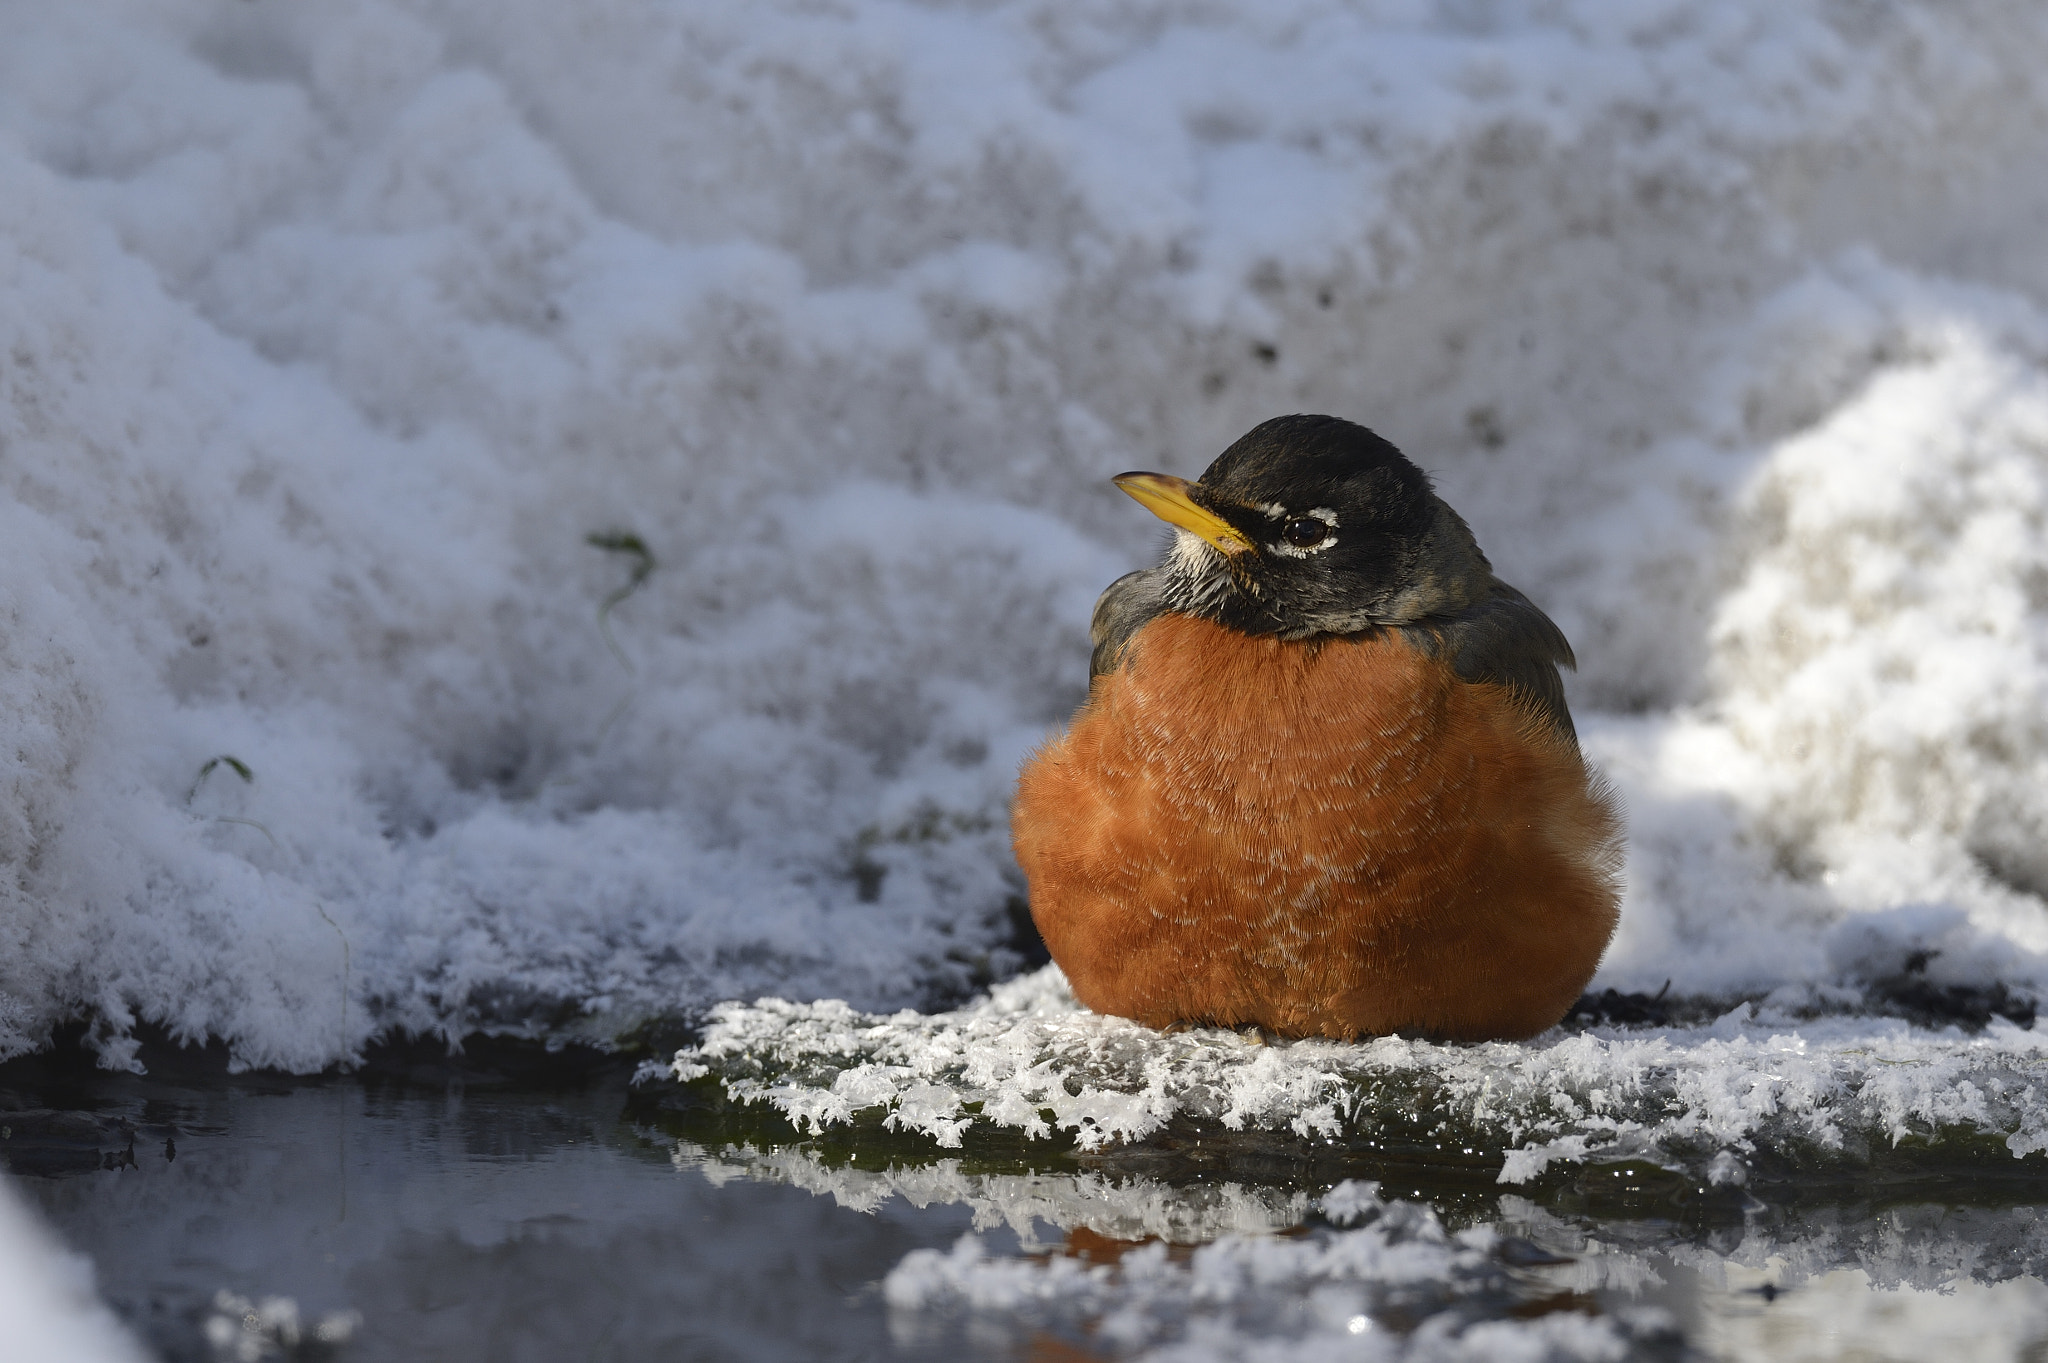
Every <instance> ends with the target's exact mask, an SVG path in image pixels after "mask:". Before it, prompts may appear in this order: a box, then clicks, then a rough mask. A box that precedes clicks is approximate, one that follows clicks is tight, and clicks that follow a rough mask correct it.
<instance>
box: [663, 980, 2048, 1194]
mask: <svg viewBox="0 0 2048 1363" xmlns="http://www.w3.org/2000/svg"><path fill="white" fill-rule="evenodd" d="M669 1074H670V1075H671V1076H672V1077H673V1078H674V1079H677V1080H681V1081H685V1082H696V1083H712V1084H715V1085H717V1086H718V1087H719V1088H721V1089H722V1090H723V1092H724V1094H725V1095H726V1096H727V1097H729V1098H731V1099H736V1100H738V1101H740V1102H742V1103H759V1104H765V1105H768V1106H770V1107H772V1108H773V1109H774V1110H775V1111H777V1112H779V1113H781V1114H782V1115H783V1116H784V1117H786V1118H787V1119H788V1120H789V1121H790V1122H791V1123H792V1124H793V1125H795V1126H796V1127H797V1129H798V1130H799V1131H802V1132H821V1131H824V1130H826V1129H827V1128H829V1127H831V1126H833V1125H835V1124H848V1123H853V1122H855V1121H857V1120H862V1119H865V1120H868V1121H872V1122H877V1123H879V1124H880V1125H882V1126H884V1127H886V1128H888V1129H890V1130H895V1131H908V1132H917V1133H921V1134H922V1135H924V1136H926V1137H929V1138H930V1139H931V1140H932V1141H933V1142H935V1143H936V1145H937V1146H938V1147H940V1148H959V1147H961V1146H963V1145H964V1143H965V1141H966V1139H967V1137H968V1135H969V1134H970V1133H971V1132H972V1131H973V1129H974V1128H976V1127H977V1126H979V1127H981V1128H983V1129H985V1130H986V1129H996V1128H1012V1129H1015V1130H1019V1131H1022V1132H1023V1133H1024V1134H1025V1135H1027V1136H1029V1137H1033V1138H1050V1137H1054V1136H1056V1135H1057V1136H1061V1137H1063V1138H1065V1139H1069V1140H1071V1141H1072V1142H1073V1144H1074V1145H1075V1146H1076V1147H1077V1148H1078V1149H1080V1150H1082V1151H1084V1152H1087V1151H1093V1150H1101V1149H1106V1148H1112V1147H1115V1146H1120V1145H1127V1144H1131V1143H1135V1142H1142V1141H1144V1140H1146V1139H1147V1138H1149V1137H1152V1136H1154V1135H1157V1134H1158V1133H1160V1132H1162V1131H1165V1130H1168V1129H1170V1128H1171V1127H1173V1126H1174V1124H1176V1123H1180V1124H1183V1125H1189V1124H1192V1126H1191V1129H1192V1127H1202V1128H1206V1129H1209V1130H1212V1131H1213V1130H1215V1129H1216V1128H1218V1127H1220V1128H1222V1129H1223V1130H1226V1131H1233V1132H1235V1131H1269V1132H1275V1133H1291V1134H1292V1136H1293V1137H1295V1138H1297V1139H1299V1140H1303V1141H1307V1142H1316V1141H1342V1142H1344V1143H1346V1144H1347V1145H1350V1146H1353V1147H1354V1148H1357V1149H1360V1150H1366V1149H1381V1150H1384V1151H1387V1152H1390V1153H1396V1154H1403V1153H1405V1154H1407V1155H1408V1156H1410V1157H1413V1156H1415V1155H1417V1154H1423V1155H1432V1154H1433V1155H1434V1156H1435V1157H1437V1158H1448V1159H1450V1160H1451V1161H1452V1162H1457V1161H1458V1160H1460V1159H1463V1158H1468V1157H1469V1158H1471V1159H1482V1160H1495V1159H1498V1160H1499V1161H1501V1166H1500V1173H1499V1178H1500V1181H1501V1182H1503V1183H1525V1182H1527V1181H1529V1180H1531V1179H1533V1178H1536V1177H1538V1176H1539V1175H1541V1174H1542V1173H1543V1172H1544V1171H1545V1170H1546V1169H1547V1168H1549V1167H1550V1166H1551V1165H1552V1164H1553V1163H1556V1162H1559V1161H1563V1162H1565V1163H1579V1162H1585V1161H1599V1162H1620V1161H1625V1160H1646V1161H1649V1162H1652V1163H1655V1164H1659V1165H1662V1166H1665V1167H1668V1168H1670V1169H1672V1170H1674V1171H1681V1172H1684V1173H1686V1174H1688V1175H1690V1176H1692V1177H1694V1178H1697V1179H1700V1180H1703V1181H1705V1182H1708V1183H1712V1184H1731V1183H1732V1184H1737V1185H1740V1184H1743V1183H1746V1182H1747V1181H1748V1178H1749V1165H1750V1163H1751V1161H1752V1160H1754V1159H1755V1158H1757V1157H1758V1156H1759V1155H1760V1154H1761V1155H1762V1156H1764V1157H1766V1158H1767V1159H1768V1161H1769V1162H1770V1163H1771V1164H1773V1165H1774V1166H1776V1167H1779V1168H1782V1167H1784V1164H1785V1163H1786V1162H1788V1161H1789V1162H1791V1163H1794V1164H1798V1165H1802V1166H1806V1167H1809V1168H1814V1169H1816V1170H1818V1169H1824V1168H1828V1167H1836V1168H1840V1169H1844V1170H1848V1171H1861V1170H1867V1169H1868V1167H1869V1166H1870V1164H1871V1162H1872V1160H1873V1158H1882V1156H1883V1153H1884V1152H1885V1151H1886V1150H1889V1149H1894V1148H1896V1147H1897V1146H1899V1145H1900V1143H1902V1142H1905V1141H1908V1140H1910V1141H1912V1142H1913V1143H1914V1145H1915V1147H1916V1148H1919V1147H1924V1146H1926V1145H1928V1144H1947V1145H1949V1146H1950V1147H1952V1148H1956V1149H1959V1150H1960V1149H1962V1148H1965V1147H1979V1148H1981V1147H1982V1146H1983V1145H1985V1144H1986V1143H1993V1144H1995V1146H1996V1147H1998V1148H2001V1149H2002V1150H2004V1151H2006V1152H2009V1154H2010V1155H2011V1156H2012V1157H2013V1158H2025V1157H2027V1156H2030V1155H2036V1154H2037V1153H2038V1152H2040V1151H2043V1150H2048V1034H2044V1033H2042V1032H2039V1031H2036V1030H2033V1029H2022V1028H2019V1027H2015V1026H2013V1025H2012V1024H2010V1023H2007V1022H2003V1021H1994V1022H1993V1024H1992V1025H1991V1026H1990V1027H1989V1028H1987V1029H1986V1030H1985V1031H1984V1032H1983V1033H1982V1034H1980V1035H1976V1036H1965V1035H1963V1034H1961V1033H1960V1032H1958V1031H1956V1030H1954V1029H1945V1030H1943V1031H1940V1032H1930V1031H1927V1030H1925V1029H1920V1028H1915V1027H1912V1026H1910V1025H1909V1024H1907V1023H1905V1022H1904V1021H1901V1020H1897V1019H1883V1018H1869V1017H1834V1018H1825V1017H1824V1018H1805V1019H1799V1018H1794V1017H1791V1016H1788V1015H1785V1014H1782V1013H1777V1012H1776V1011H1775V1010H1773V1009H1770V1008H1766V1009H1765V1010H1763V1011H1761V1012H1760V1011H1759V1010H1758V1009H1757V1008H1756V1007H1755V1006H1754V1005H1751V1004H1747V1003H1745V1004H1742V1005H1740V1006H1738V1007H1737V1008H1735V1009H1732V1010H1731V1011H1730V1012H1729V1013H1728V1014H1727V1015H1726V1016H1724V1017H1722V1018H1721V1019H1719V1020H1718V1021H1716V1022H1714V1023H1713V1024H1711V1025H1708V1026H1699V1027H1664V1028H1631V1029H1611V1028H1610V1029H1595V1030H1592V1031H1588V1032H1583V1033H1578V1034H1568V1033H1565V1032H1562V1031H1553V1032H1551V1033H1548V1034H1546V1035H1545V1036H1543V1037H1539V1038H1537V1039H1536V1040H1534V1041H1532V1042H1528V1043H1523V1044H1507V1043H1494V1044H1488V1045H1476V1046H1465V1045H1445V1044H1438V1043H1433V1042H1428V1041H1416V1040H1408V1039H1404V1038H1401V1037H1382V1038H1378V1039H1376V1040H1372V1041H1368V1042H1364V1043H1360V1044H1355V1045H1353V1044H1345V1043H1339V1042H1330V1041H1319V1040H1308V1041H1294V1042H1285V1043H1267V1042H1262V1041H1260V1040H1257V1039H1255V1038H1251V1037H1248V1036H1246V1035H1240V1034H1238V1033H1235V1032H1227V1031H1215V1030H1209V1029H1194V1030H1189V1031H1185V1032H1180V1033H1176V1034H1170V1035H1161V1034H1160V1033H1157V1032H1154V1031H1151V1030H1150V1029H1147V1028H1145V1027H1141V1026H1139V1025H1138V1024H1136V1023H1133V1022H1129V1021H1126V1020H1124V1019H1122V1018H1109V1017H1102V1016H1099V1015H1097V1014H1094V1013H1090V1012H1088V1011H1086V1010H1085V1009H1082V1008H1080V1007H1079V1006H1078V1005H1077V1004H1075V1002H1074V1000H1073V996H1072V995H1071V994H1070V993H1069V992H1068V991H1067V989H1066V987H1065V982H1064V980H1062V978H1061V977H1060V975H1059V971H1058V968H1057V967H1054V966H1048V967H1046V968H1045V969H1044V970H1043V971H1040V972H1038V973H1037V974H1034V975H1029V976H1025V977H1023V978H1021V979H1018V980H1015V981H1012V982H1011V983H1009V984H1006V985H1002V986H999V987H997V989H996V990H995V991H994V992H993V994H992V995H991V997H990V998H989V999H988V1000H985V1001H983V1002H979V1003H976V1004H973V1005H970V1006H969V1007H967V1008H964V1009H962V1010H960V1011H958V1012H955V1013H946V1014H938V1015H928V1014H920V1013H913V1012H908V1011H906V1012H903V1013H899V1014H896V1015H894V1016H891V1017H880V1016H875V1015H868V1014H860V1013H856V1012H854V1011H853V1010H852V1009H850V1008H848V1007H847V1006H846V1005H845V1004H843V1003H840V1002H837V1001H827V1002H824V1003H816V1004H794V1003H787V1002H784V1001H781V1000H774V999H764V1000H761V1001H760V1002H758V1003H755V1004H753V1005H752V1006H744V1005H739V1004H723V1005H720V1006H719V1007H718V1008H717V1009H715V1010H713V1013H712V1021H711V1025H710V1027H709V1028H708V1030H707V1032H706V1035H705V1038H704V1041H703V1043H702V1044H701V1045H699V1046H695V1047H691V1048H688V1049H685V1050H683V1051H682V1052H680V1053H678V1055H677V1057H676V1060H675V1063H674V1064H673V1066H671V1067H670V1070H669ZM2039 1162H2040V1161H2039V1160H2038V1159H2037V1160H2035V1163H2036V1164H2037V1165H2038V1164H2039Z"/></svg>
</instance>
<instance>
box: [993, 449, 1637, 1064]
mask: <svg viewBox="0 0 2048 1363" xmlns="http://www.w3.org/2000/svg"><path fill="white" fill-rule="evenodd" d="M1115 481H1116V484H1117V486H1119V487H1121V488H1122V489H1123V490H1124V491H1125V492H1128V493H1129V494H1130V495H1131V496H1133V497H1135V498H1137V499H1138V501H1139V502H1141V503H1143V504H1144V505H1145V506H1146V507H1147V508H1149V509H1150V510H1151V511H1152V512H1154V513H1155V514H1156V515H1158V516H1159V517H1161V518H1162V519H1164V520H1165V521H1167V522H1168V523H1170V524H1171V525H1173V526H1174V527H1175V534H1174V537H1173V541H1172V543H1171V544H1170V545H1169V546H1168V548H1167V550H1166V554H1165V557H1164V559H1163V560H1162V561H1161V562H1160V564H1159V565H1158V566H1157V567H1155V568H1147V569H1144V570H1143V571H1140V572H1135V573H1130V574H1127V575H1126V576H1124V577H1121V578H1119V579H1117V581H1116V582H1114V583H1112V584H1111V585H1110V587H1109V589H1108V590H1107V591H1105V592H1104V593H1103V594H1102V598H1101V600H1099V601H1098V602H1097V603H1096V606H1095V617H1094V624H1093V631H1092V632H1093V637H1094V644H1095V653H1094V657H1093V659H1092V662H1091V665H1090V673H1091V676H1090V684H1089V693H1088V699H1087V701H1086V703H1085V704H1083V705H1082V707H1081V709H1080V711H1079V712H1078V713H1077V714H1076V715H1075V717H1074V720H1073V723H1072V725H1071V726H1070V727H1069V728H1068V730H1067V732H1066V733H1065V734H1063V735H1061V736H1059V737H1057V738H1056V739H1054V740H1053V741H1051V742H1050V743H1048V744H1047V745H1046V746H1045V747H1044V748H1042V749H1040V750H1039V751H1038V752H1037V753H1035V754H1034V755H1033V756H1032V758H1031V759H1030V761H1029V762H1027V763H1026V765H1025V768H1024V772H1023V775H1022V777H1021V778H1020V780H1019V783H1018V788H1017V799H1016V804H1015V806H1014V814H1013V822H1012V834H1013V838H1014V841H1015V845H1016V850H1017V860H1018V862H1019V864H1020V865H1021V866H1022V867H1023V869H1024V874H1025V877H1026V879H1027V880H1028V882H1029V885H1030V898H1031V912H1032V917H1033V918H1034V919H1036V921H1037V923H1038V928H1039V931H1040V933H1041V934H1042V935H1043V936H1044V938H1045V944H1046V946H1047V948H1048V949H1049V950H1050V951H1051V952H1052V956H1053V959H1054V960H1055V961H1057V962H1059V964H1060V966H1061V968H1062V969H1064V970H1065V971H1066V974H1067V979H1068V981H1069V983H1070V984H1071V985H1072V986H1073V989H1074V994H1075V997H1077V998H1078V999H1080V1001H1081V1002H1082V1003H1084V1004H1086V1005H1087V1006H1088V1007H1090V1008H1093V1009H1095V1010H1096V1011H1098V1012H1103V1013H1114V1014H1118V1015H1120V1016H1123V1017H1129V1018H1135V1019H1136V1020H1138V1021H1139V1022H1142V1023H1146V1024H1148V1025H1150V1026H1154V1027H1164V1026H1169V1025H1173V1024H1178V1023H1202V1024H1215V1025H1221V1026H1243V1025H1245V1024H1256V1025H1257V1026H1259V1027H1262V1028H1265V1029H1267V1030H1270V1031H1272V1032H1276V1033H1278V1034H1280V1035H1283V1036H1314V1035H1320V1036H1329V1037H1345V1038H1349V1037H1356V1036H1358V1035H1360V1034H1385V1033H1389V1032H1401V1033H1405V1034H1408V1035H1426V1036H1434V1037H1441V1038H1446V1039H1455V1040H1481V1039H1487V1038H1514V1037H1525V1036H1530V1035H1533V1034H1534V1033H1536V1032H1540V1031H1542V1030H1543V1029H1544V1028H1546V1027H1549V1026H1552V1025H1553V1024H1555V1023H1556V1022H1557V1021H1558V1020H1559V1019H1560V1018H1562V1017H1563V1016H1564V1013H1565V1010H1566V1009H1567V1008H1569V1007H1570V1006H1571V1004H1572V1002H1573V1000H1575V999H1577V998H1578V996H1579V993H1580V991H1581V990H1582V989H1583V988H1584V987H1585V984H1586V981H1587V980H1588V979H1589V978H1590V977H1591V976H1592V974H1593V969H1594V967H1595V966H1597V965H1598V964H1599V962H1600V954H1601V952H1602V951H1604V950H1605V949H1606V946H1607V939H1608V938H1609V936H1611V935H1612V934H1613V931H1614V924H1615V917H1616V914H1617V912H1618V902H1619V897H1620V875H1619V864H1620V857H1621V838H1622V834H1621V820H1620V816H1619V814H1618V813H1617V811H1616V808H1615V802H1614V798H1613V796H1612V794H1611V793H1610V792H1609V790H1608V788H1607V786H1606V784H1605V782H1604V781H1603V780H1602V779H1601V778H1600V777H1599V776H1598V775H1596V774H1594V773H1593V772H1591V771H1589V770H1588V769H1587V767H1586V764H1585V761H1584V759H1583V758H1582V757H1581V756H1580V754H1579V745H1578V736H1577V734H1576V732H1575V731H1574V729H1573V728H1572V720H1571V715H1570V713H1569V712H1568V711H1567V710H1566V708H1565V700H1564V688H1563V685H1562V684H1561V682H1560V681H1559V678H1558V670H1557V669H1558V667H1559V665H1563V666H1566V667H1570V666H1573V665H1574V663H1573V659H1572V651H1571V646H1570V645H1569V644H1567V643H1566V642H1565V638H1564V635H1563V634H1562V633H1561V632H1560V631H1559V630H1558V628H1557V626H1556V625H1554V624H1552V623H1551V621H1550V618H1549V617H1548V616H1546V615H1544V613H1543V612H1542V611H1540V610H1538V609H1537V608H1536V607H1535V606H1534V605H1532V604H1531V603H1530V602H1529V599H1528V598H1527V597H1525V596H1523V595H1522V594H1521V593H1520V592H1518V591H1516V590H1515V589H1514V588H1513V587H1510V586H1509V585H1508V584H1507V583H1505V582H1502V581H1501V580H1500V579H1499V578H1497V577H1495V576H1494V575H1493V569H1492V566H1491V565H1490V564H1489V563H1488V562H1487V560H1486V555H1485V554H1483V553H1481V552H1480V549H1479V545H1478V544H1477V542H1476V541H1474V539H1473V538H1472V532H1471V530H1469V529H1468V528H1467V527H1466V525H1465V522H1464V521H1463V520H1462V519H1461V518H1460V517H1459V516H1458V513H1457V512H1455V511H1453V510H1451V508H1450V507H1449V506H1447V505H1446V504H1445V503H1444V502H1443V500H1442V499H1441V498H1439V497H1438V496H1437V495H1436V494H1435V492H1434V491H1432V490H1431V488H1430V482H1429V478H1428V476H1427V475H1426V474H1424V473H1423V471H1422V470H1421V469H1419V468H1417V467H1416V466H1415V465H1414V464H1412V463H1410V462H1409V461H1408V460H1407V459H1406V458H1405V457H1403V455H1402V454H1401V452H1400V451H1399V450H1397V449H1395V448H1394V447H1393V446H1392V445H1391V444H1389V443H1388V442H1387V441H1385V440H1383V439H1381V438H1380V437H1379V436H1377V435H1375V434H1373V433H1372V432H1371V431H1368V430H1366V429H1365V428H1364V427H1362V426H1355V425H1353V424H1351V423H1350V422H1348V421H1341V420H1339V419H1337V418H1335V417H1327V416H1286V417H1279V418H1277V419H1275V420H1272V421H1268V422H1266V423H1265V424H1263V425H1261V426H1259V427H1257V428H1255V429H1254V430H1252V431H1251V432H1250V433H1249V434H1247V435H1246V436H1244V438H1243V439H1241V440H1239V441H1238V442H1237V443H1236V444H1234V445H1232V446H1231V447H1230V448H1229V449H1227V450H1225V451H1224V452H1223V454H1222V455H1221V456H1220V457H1219V458H1218V459H1217V460H1216V462H1215V463H1213V464H1211V465H1210V466H1209V469H1208V471H1207V472H1206V473H1204V474H1203V475H1202V476H1201V478H1200V479H1199V480H1197V481H1195V482H1193V483H1189V482H1187V481H1186V480H1185V479H1181V478H1170V477H1166V476H1165V475H1162V474H1156V473H1126V474H1123V475H1122V476H1120V477H1118V478H1117V479H1116V480H1115Z"/></svg>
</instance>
